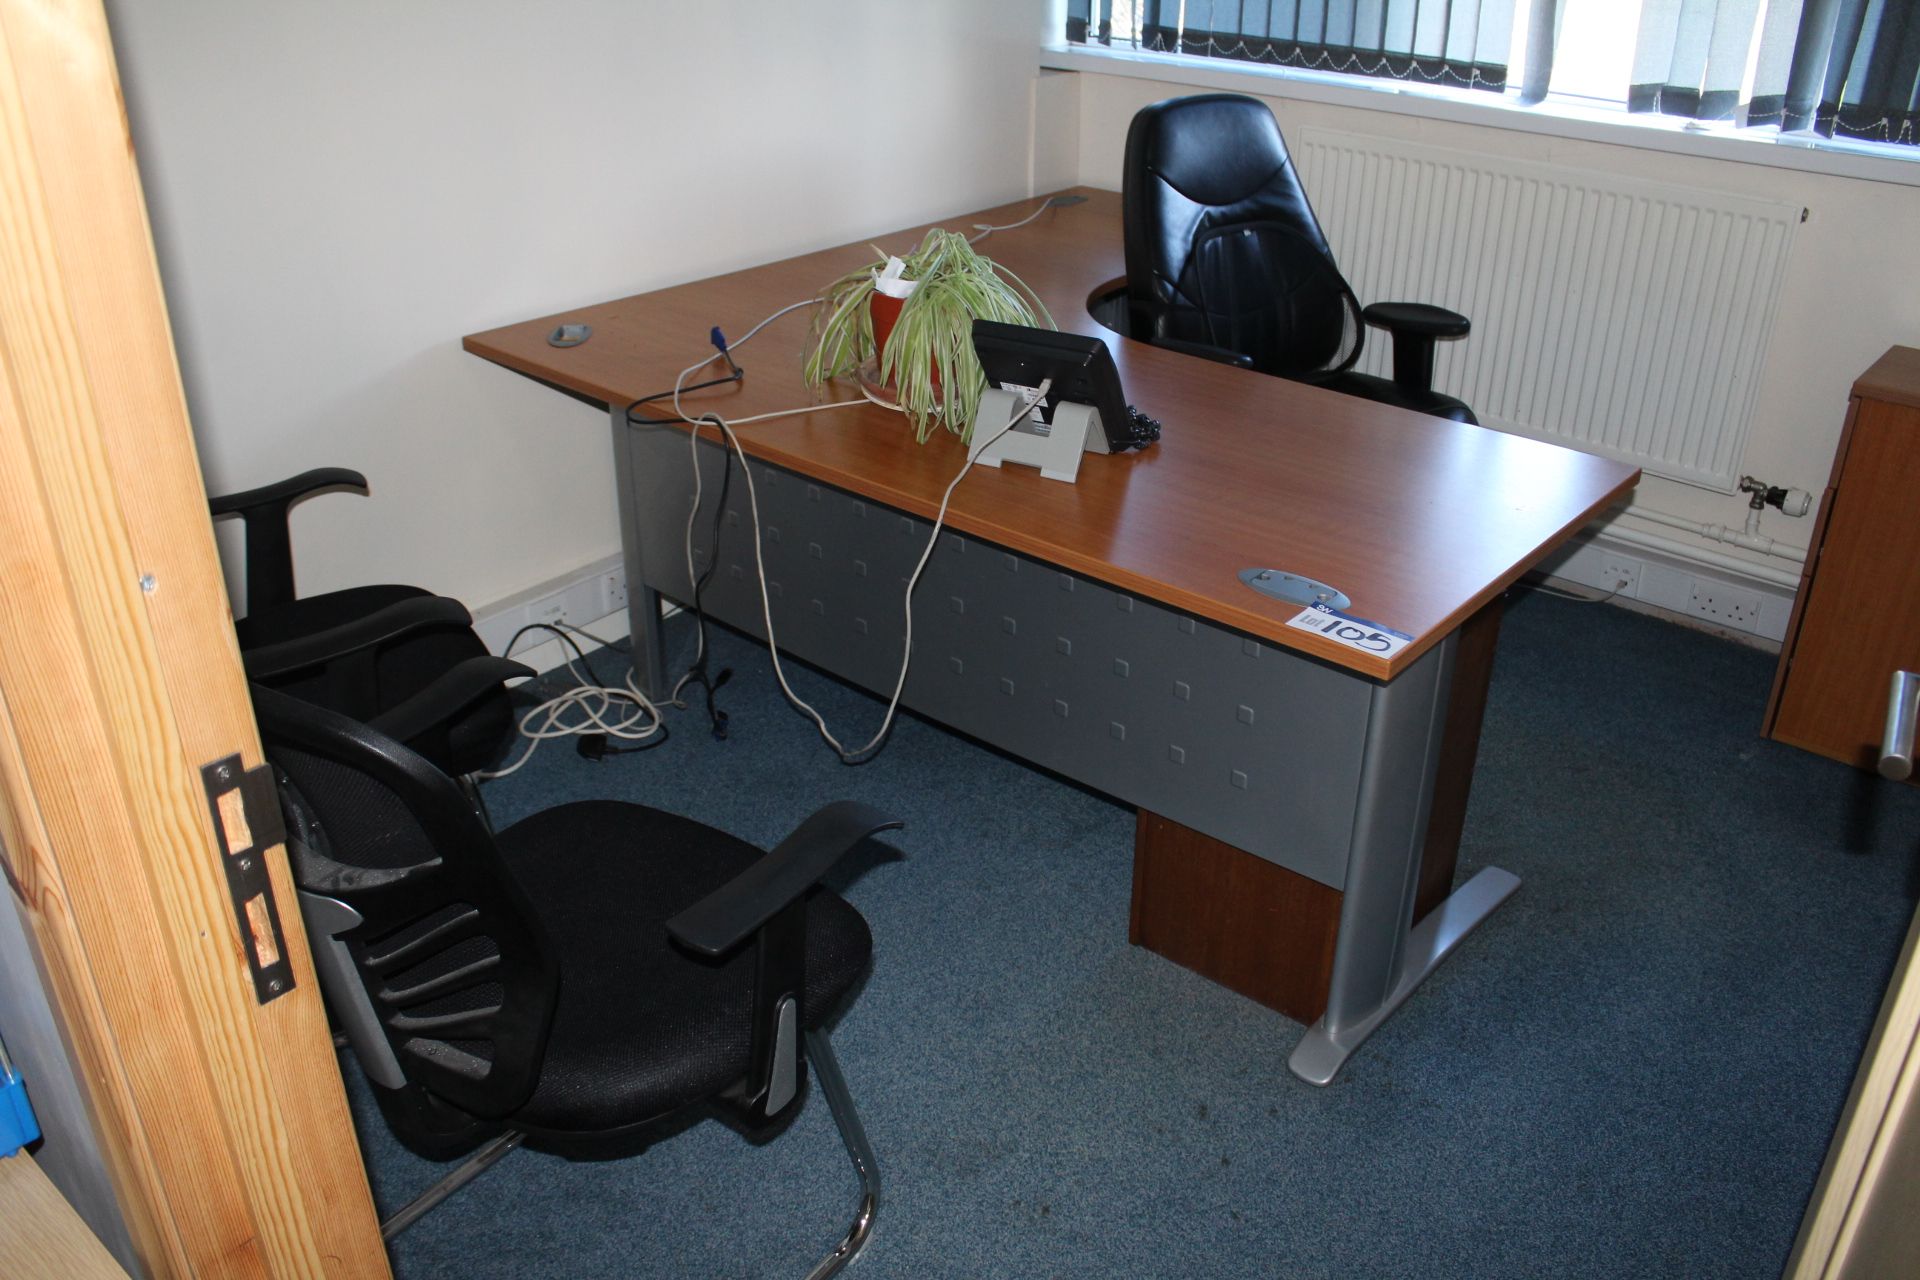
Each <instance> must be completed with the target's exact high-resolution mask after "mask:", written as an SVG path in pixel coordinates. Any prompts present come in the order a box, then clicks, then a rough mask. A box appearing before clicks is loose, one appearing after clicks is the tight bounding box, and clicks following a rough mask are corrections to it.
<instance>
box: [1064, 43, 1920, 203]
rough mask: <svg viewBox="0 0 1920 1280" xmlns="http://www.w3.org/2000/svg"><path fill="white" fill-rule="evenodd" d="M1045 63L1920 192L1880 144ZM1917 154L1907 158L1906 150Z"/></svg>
mask: <svg viewBox="0 0 1920 1280" xmlns="http://www.w3.org/2000/svg"><path fill="white" fill-rule="evenodd" d="M1040 65H1041V66H1042V67H1046V68H1054V69H1058V70H1063V71H1086V72H1092V73H1096V74H1100V75H1110V76H1129V77H1132V78H1134V79H1138V80H1160V81H1165V82H1168V83H1172V84H1181V85H1190V86H1192V87H1194V88H1198V89H1215V90H1223V91H1237V92H1240V93H1254V94H1260V93H1264V94H1268V95H1270V96H1273V97H1287V98H1300V99H1303V100H1305V101H1308V102H1324V103H1327V104H1328V105H1330V106H1339V107H1352V108H1354V109H1357V110H1361V111H1391V112H1397V113H1399V114H1402V115H1411V116H1420V117H1423V118H1425V119H1428V120H1450V121H1453V122H1455V123H1458V124H1472V125H1480V126H1483V127H1485V128H1491V129H1512V130H1515V131H1517V132H1520V133H1539V134H1548V135H1551V136H1553V137H1559V138H1577V139H1580V140H1581V141H1584V142H1603V143H1609V144H1612V145H1614V146H1622V147H1640V148H1642V149H1645V150H1648V151H1670V152H1674V153H1676V154H1679V155H1691V156H1703V157H1706V158H1709V159H1713V160H1731V161H1734V162H1735V163H1738V164H1757V165H1766V166H1770V167H1772V168H1777V169H1798V170H1800V171H1802V172H1805V173H1822V174H1831V175H1834V176H1836V177H1843V178H1860V179H1864V180H1865V181H1868V182H1890V183H1895V184H1897V185H1900V186H1920V147H1904V148H1899V149H1897V150H1896V149H1895V148H1892V147H1884V146H1875V145H1872V144H1869V143H1850V142H1845V141H1839V142H1835V141H1829V140H1827V139H1824V138H1822V139H1819V140H1818V142H1817V143H1815V142H1812V141H1801V140H1800V139H1799V138H1798V137H1788V138H1782V137H1780V136H1779V135H1778V134H1776V133H1773V132H1771V131H1765V130H1755V131H1752V132H1748V131H1745V130H1738V129H1733V128H1730V127H1707V128H1700V127H1689V126H1687V125H1686V124H1684V123H1682V122H1680V121H1678V120H1675V119H1673V118H1671V117H1661V116H1649V115H1635V116H1631V117H1630V116H1628V115H1627V113H1626V112H1625V111H1624V110H1606V109H1602V108H1588V107H1580V106H1575V105H1570V104H1566V103H1562V102H1555V101H1548V102H1543V103H1541V104H1539V105H1537V106H1532V107H1523V106H1520V105H1518V104H1517V103H1514V102H1511V101H1506V100H1503V99H1501V98H1499V97H1497V96H1495V95H1494V94H1491V93H1488V92H1486V91H1485V90H1472V89H1444V88H1437V87H1434V86H1431V85H1421V84H1409V83H1407V82H1405V81H1399V80H1372V79H1368V78H1366V77H1363V76H1342V75H1335V74H1332V73H1329V72H1325V71H1306V70H1301V69H1299V68H1295V67H1275V66H1265V65H1260V64H1257V63H1251V62H1237V61H1233V60H1230V59H1226V58H1196V57H1191V56H1182V55H1178V54H1167V53H1147V52H1142V51H1136V50H1132V49H1107V48H1102V47H1099V46H1092V45H1067V44H1052V45H1047V46H1045V47H1043V48H1042V49H1041V51H1040ZM1909 152H1910V153H1912V154H1906V153H1909Z"/></svg>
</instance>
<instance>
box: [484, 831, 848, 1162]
mask: <svg viewBox="0 0 1920 1280" xmlns="http://www.w3.org/2000/svg"><path fill="white" fill-rule="evenodd" d="M495 840H496V842H497V843H498V845H499V848H500V852H501V855H502V856H503V857H504V858H505V859H506V862H507V865H508V866H509V867H510V868H512V870H513V872H514V878H515V879H516V880H518V881H519V882H520V884H521V886H522V887H523V888H524V889H525V891H526V892H527V895H528V897H529V898H530V899H531V901H532V905H533V909H534V913H535V915H536V916H537V917H538V918H539V921H540V925H541V927H542V929H543V930H544V931H545V932H546V935H547V937H548V938H549V940H550V941H551V943H552V945H553V947H554V949H555V952H556V954H557V956H558V959H559V963H560V972H561V982H560V998H559V1002H558V1004H557V1005H556V1007H555V1009H554V1016H553V1028H552V1030H551V1032H550V1033H549V1035H548V1039H547V1047H546V1056H545V1058H544V1059H543V1060H542V1062H541V1065H540V1077H539V1083H538V1084H537V1085H535V1086H534V1091H533V1096H532V1097H531V1098H530V1099H529V1100H528V1101H527V1103H526V1104H525V1105H524V1106H523V1107H521V1108H520V1110H519V1111H518V1112H516V1113H515V1116H514V1126H515V1127H516V1128H520V1129H523V1130H525V1131H527V1132H528V1133H530V1134H534V1135H536V1136H541V1135H545V1136H556V1137H559V1136H564V1135H566V1134H569V1133H586V1132H593V1133H594V1134H595V1135H596V1139H598V1138H601V1137H605V1136H607V1135H609V1134H610V1133H614V1132H617V1131H618V1130H622V1129H627V1128H631V1127H634V1126H638V1125H643V1124H646V1123H647V1122H649V1121H652V1120H654V1119H657V1118H658V1117H660V1116H663V1115H665V1114H667V1113H668V1112H672V1111H676V1110H678V1109H680V1108H682V1107H684V1106H687V1105H689V1104H691V1103H694V1102H698V1101H700V1100H701V1099H703V1098H707V1097H711V1096H713V1095H714V1094H715V1093H718V1092H719V1091H721V1090H722V1089H724V1088H725V1087H726V1086H727V1085H728V1084H729V1083H730V1082H732V1081H735V1080H738V1079H740V1078H741V1077H742V1076H744V1075H746V1073H747V1069H748V1065H749V1061H750V1053H749V1050H750V1033H751V1030H752V1026H753V1020H752V1018H751V1017H750V1016H749V1012H750V1008H751V999H752V994H753V955H752V948H750V947H746V948H742V949H741V950H739V951H737V952H735V953H734V954H733V955H732V956H730V957H729V958H727V959H726V960H724V961H720V962H717V963H716V962H713V961H707V960H703V959H701V958H700V957H697V956H694V955H692V954H691V953H689V952H687V951H686V950H685V949H683V948H681V947H679V946H676V945H675V944H674V943H673V942H672V941H671V940H670V939H669V938H668V937H667V930H666V921H667V920H668V918H669V917H671V916H673V915H675V914H677V913H678V912H679V911H681V910H682V909H683V908H685V907H688V906H690V905H692V904H693V903H694V902H696V901H698V900H699V899H701V898H703V897H705V896H706V895H707V894H709V893H711V892H712V891H713V890H715V889H718V888H719V887H720V886H721V885H723V884H725V883H726V882H727V881H729V880H731V879H732V878H733V877H734V876H736V875H738V874H739V873H740V872H741V871H744V870H745V869H746V868H747V867H748V866H749V865H751V864H752V863H753V862H755V861H757V860H758V859H759V858H761V857H762V856H763V855H762V853H761V851H760V850H759V849H757V848H755V847H754V846H753V845H751V844H748V843H747V842H746V841H744V840H739V839H736V838H735V837H733V836H730V835H726V834H724V833H721V832H717V831H715V830H714V829H713V828H711V827H707V826H703V825H702V824H700V823H698V822H694V821H692V820H691V819H688V818H682V817H679V816H678V815H675V814H671V813H664V812H662V811H660V810H658V809H649V808H645V807H643V806H640V805H633V804H623V803H620V802H618V801H586V802H582V803H578V804H569V805H562V806H560V807H557V808H553V809H548V810H546V811H545V812H543V813H538V814H535V815H534V816H533V817H530V818H527V819H525V820H524V821H521V822H518V823H515V824H514V825H513V826H511V827H509V828H507V829H506V830H505V831H502V832H500V833H499V834H498V835H497V836H496V837H495ZM872 951H873V938H872V935H871V934H870V933H869V932H868V930H867V924H866V921H865V920H863V919H861V917H860V914H859V913H858V912H857V911H855V910H854V909H853V908H852V907H851V906H849V905H848V904H847V902H846V900H845V899H843V898H841V897H840V896H839V895H838V894H836V893H833V892H832V891H830V890H826V889H816V890H814V891H813V893H812V895H811V896H810V897H809V899H808V902H807V952H806V966H807V967H806V979H805V993H806V994H805V997H804V999H803V1001H802V1007H803V1008H804V1009H805V1011H806V1019H805V1022H806V1025H807V1026H809V1027H812V1026H817V1025H819V1023H820V1022H821V1021H822V1020H823V1019H824V1018H825V1017H826V1016H827V1015H828V1014H830V1013H832V1012H833V1010H834V1008H835V1006H836V1004H837V1003H838V1002H839V1000H840V999H841V997H843V996H844V995H845V994H846V993H847V991H848V990H849V989H850V988H851V987H852V986H853V984H854V983H855V982H856V981H858V980H859V978H860V976H861V974H863V973H864V972H865V971H866V967H867V962H868V959H869V957H870V956H871V955H872Z"/></svg>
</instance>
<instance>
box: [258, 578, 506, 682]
mask: <svg viewBox="0 0 1920 1280" xmlns="http://www.w3.org/2000/svg"><path fill="white" fill-rule="evenodd" d="M472 625H473V616H472V615H471V614H469V613H468V612H467V607H466V606H465V605H463V604H461V603H460V602H459V601H458V600H449V599H447V598H446V597H444V596H424V595H423V596H412V597H410V598H408V599H405V600H399V601H396V602H394V603H393V604H390V605H388V606H387V607H386V608H384V609H381V610H379V611H378V612H375V613H370V614H368V615H366V616H365V617H363V618H355V619H354V620H353V621H351V622H343V623H341V624H340V625H339V626H337V627H329V628H327V629H326V630H325V631H316V632H314V633H313V634H312V635H305V636H300V637H298V638H296V639H293V640H282V641H280V642H278V643H276V644H266V645H261V646H260V647H258V648H256V649H249V650H247V651H245V652H244V653H242V654H241V655H240V661H241V665H243V666H244V667H245V668H246V670H247V678H248V679H250V680H271V679H273V678H274V677H275V676H284V675H287V674H288V673H290V672H294V671H299V670H301V669H302V668H305V667H317V666H321V665H324V664H325V663H328V662H332V661H334V660H335V659H337V658H344V657H346V656H347V655H348V654H351V653H357V652H359V651H360V650H362V649H371V648H375V647H377V646H379V645H383V644H387V643H389V642H390V641H393V640H397V639H399V638H400V637H401V636H405V635H410V634H412V633H413V632H416V631H423V630H426V629H428V628H430V627H469V626H472Z"/></svg>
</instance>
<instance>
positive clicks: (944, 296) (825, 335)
mask: <svg viewBox="0 0 1920 1280" xmlns="http://www.w3.org/2000/svg"><path fill="white" fill-rule="evenodd" d="M874 252H875V253H880V251H879V250H878V249H876V250H874ZM886 261H887V255H886V254H884V253H880V256H879V260H878V261H877V262H875V263H874V264H872V265H870V266H865V267H861V268H860V269H859V270H857V271H850V272H848V273H847V274H846V275H844V276H841V277H840V278H839V279H838V280H836V281H834V282H833V283H832V284H830V285H828V286H827V289H826V291H825V293H824V294H823V295H822V298H821V304H820V307H819V308H818V309H817V310H816V311H815V312H814V320H813V329H812V332H811V333H810V334H809V335H808V340H807V349H806V362H805V367H804V371H805V374H806V379H807V383H808V385H810V386H816V387H817V386H819V385H820V384H821V383H823V382H825V381H826V380H827V379H829V378H839V377H845V376H847V375H849V374H853V373H857V372H858V370H859V368H860V366H861V365H862V364H863V363H865V362H866V361H869V360H873V359H874V358H875V357H876V355H877V356H878V360H879V377H880V381H881V382H882V383H883V384H886V385H888V386H890V387H891V388H892V389H893V391H894V394H895V395H896V396H897V397H898V400H899V404H900V408H901V409H902V410H904V411H905V412H906V415H907V418H908V420H909V421H911V422H912V423H913V428H914V436H915V438H916V439H918V440H919V441H920V443H922V444H925V443H926V441H927V437H928V436H930V435H931V434H932V433H933V429H934V427H935V425H939V426H943V427H945V428H946V429H947V430H949V431H951V432H953V433H955V434H956V435H958V436H959V437H960V439H961V441H962V442H965V441H966V440H967V439H968V438H969V437H970V436H971V435H972V434H973V413H974V410H975V408H977V407H978V405H979V403H980V392H981V391H982V390H984V389H985V387H986V375H985V374H983V373H981V372H980V361H979V359H978V358H977V357H975V355H974V354H973V322H974V320H975V319H976V318H977V319H981V320H1000V321H1004V322H1006V323H1008V324H1025V325H1044V326H1045V327H1047V328H1049V329H1052V328H1055V327H1057V326H1055V324H1054V323H1053V317H1052V316H1051V315H1049V314H1048V313H1047V308H1046V304H1045V303H1043V302H1041V301H1040V299H1039V298H1038V297H1036V296H1035V294H1034V292H1033V290H1032V289H1029V288H1028V287H1027V286H1026V284H1025V282H1024V281H1022V280H1021V279H1020V278H1019V277H1018V276H1016V275H1014V274H1013V273H1012V272H1011V271H1008V270H1007V269H1006V268H1005V267H1002V266H1000V265H999V264H998V263H996V262H994V261H993V260H992V259H990V258H986V257H983V256H982V255H980V254H978V253H975V252H974V251H973V246H972V245H970V244H968V243H967V238H966V237H965V236H963V235H961V234H960V233H959V232H956V231H941V230H939V229H937V228H936V229H935V230H932V231H929V232H927V236H926V239H924V240H922V241H921V242H920V247H919V248H917V249H915V250H914V251H913V252H912V253H911V254H909V255H908V256H907V257H906V259H905V260H904V261H905V264H906V270H905V271H904V272H902V278H904V279H907V280H911V281H913V282H914V290H913V292H912V293H911V294H909V295H908V296H907V298H906V300H905V302H904V304H903V305H902V306H901V308H900V319H899V321H898V322H897V323H895V325H894V327H893V333H892V334H891V335H890V336H889V337H888V339H887V347H886V350H885V351H881V352H878V353H876V352H875V351H874V341H873V317H872V313H871V310H870V305H869V304H870V302H871V300H872V298H873V294H874V281H875V279H876V278H877V277H878V275H879V273H880V269H881V268H882V267H883V266H884V265H885V264H886Z"/></svg>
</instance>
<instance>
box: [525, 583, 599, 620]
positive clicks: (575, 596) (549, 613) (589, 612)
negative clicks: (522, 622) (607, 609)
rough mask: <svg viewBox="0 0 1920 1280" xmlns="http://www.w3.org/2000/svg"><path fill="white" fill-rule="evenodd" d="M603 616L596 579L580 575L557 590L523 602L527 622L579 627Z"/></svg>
mask: <svg viewBox="0 0 1920 1280" xmlns="http://www.w3.org/2000/svg"><path fill="white" fill-rule="evenodd" d="M601 616H603V611H601V610H600V581H599V579H598V578H583V579H581V580H580V581H578V582H574V583H570V584H568V585H567V586H565V587H563V588H561V589H560V590H559V591H555V592H552V593H551V594H548V595H544V596H541V597H540V598H539V599H537V600H530V601H528V602H527V623H528V625H532V624H534V623H540V622H544V623H546V624H547V625H548V626H550V627H557V626H559V625H561V624H562V623H566V624H568V625H570V626H575V627H583V626H585V625H587V624H588V623H589V622H592V621H593V620H594V619H596V618H599V617H601Z"/></svg>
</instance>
